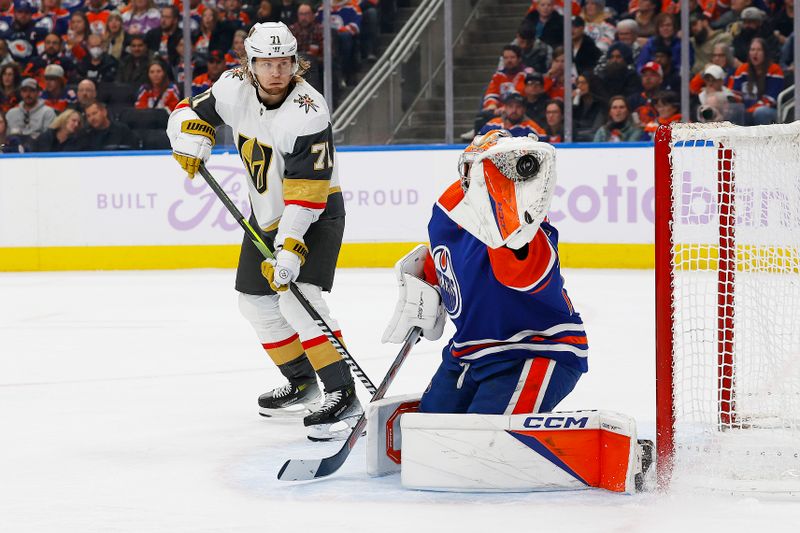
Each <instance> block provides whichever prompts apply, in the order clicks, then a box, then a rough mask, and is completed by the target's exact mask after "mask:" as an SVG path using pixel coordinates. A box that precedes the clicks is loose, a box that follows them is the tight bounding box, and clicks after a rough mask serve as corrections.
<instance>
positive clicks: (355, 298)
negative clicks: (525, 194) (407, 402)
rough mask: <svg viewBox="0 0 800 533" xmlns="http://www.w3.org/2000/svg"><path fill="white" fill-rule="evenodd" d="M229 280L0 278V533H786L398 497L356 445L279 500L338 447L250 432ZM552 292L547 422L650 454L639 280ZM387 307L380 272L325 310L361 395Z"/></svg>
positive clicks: (387, 357)
mask: <svg viewBox="0 0 800 533" xmlns="http://www.w3.org/2000/svg"><path fill="white" fill-rule="evenodd" d="M233 276H234V274H233V272H232V271H229V270H191V271H170V272H84V273H24V274H17V273H4V274H0V531H2V532H28V531H37V532H72V531H75V532H81V533H85V532H91V531H103V532H106V531H132V532H143V531H167V532H177V531H187V532H206V531H219V532H228V531H268V532H271V531H282V530H287V531H297V532H302V531H312V532H327V531H332V532H338V531H348V532H352V531H369V532H380V533H384V532H394V531H397V532H401V531H402V532H404V533H409V532H417V531H420V532H421V531H438V532H450V531H453V532H469V531H480V532H487V531H492V530H495V531H500V530H502V529H512V528H524V530H525V531H530V532H543V533H549V532H555V531H570V532H582V531H625V532H628V531H641V532H647V533H653V532H669V533H675V532H677V531H725V532H726V533H732V532H739V531H741V532H745V531H747V532H751V531H767V532H770V533H772V532H779V531H800V503H798V501H797V500H789V501H776V500H774V499H771V498H770V499H766V498H760V497H741V496H739V497H735V496H724V495H705V494H704V495H696V494H667V495H664V494H652V493H651V494H640V495H635V496H620V495H616V494H611V493H607V492H603V491H582V492H569V493H551V494H543V493H537V494H505V495H500V494H491V495H480V494H469V495H463V494H443V493H425V492H415V491H406V490H404V489H402V488H401V487H400V482H399V477H398V476H390V477H386V478H380V479H372V478H369V477H368V476H367V475H366V473H365V465H364V449H363V442H361V443H360V444H359V445H358V446H357V448H356V449H355V450H354V452H353V453H352V454H351V456H350V458H349V460H348V462H347V464H346V465H345V466H344V467H343V469H342V470H341V471H340V472H339V473H337V474H336V475H335V476H333V477H331V478H328V479H324V480H320V481H316V482H307V483H299V484H294V483H286V482H280V481H278V480H277V479H276V477H275V476H276V474H277V471H278V469H279V467H280V465H281V464H282V463H283V461H284V460H286V459H288V458H291V457H294V458H315V457H322V456H325V455H329V454H331V453H332V452H333V451H334V450H335V449H337V448H338V446H339V444H338V443H326V444H321V445H320V444H311V443H310V442H308V441H307V440H306V439H305V437H304V431H303V429H302V427H301V424H300V423H298V422H297V421H293V422H290V421H276V420H268V419H264V418H261V417H259V416H258V415H257V410H256V403H255V400H256V398H257V396H258V395H259V394H260V393H262V392H264V391H265V390H267V389H269V388H272V387H273V386H276V385H278V384H280V383H281V378H280V375H279V374H278V372H277V370H276V369H275V368H274V366H273V365H272V364H271V363H270V362H269V361H268V360H267V358H266V356H265V354H264V353H263V351H262V349H261V347H260V346H259V344H258V342H257V341H256V338H255V335H254V333H253V332H252V331H251V330H250V327H249V325H248V324H247V323H246V322H245V321H244V319H242V318H241V317H240V316H239V314H238V310H237V307H236V297H235V293H234V291H233V289H232V284H233ZM565 277H566V280H567V288H568V290H569V291H570V296H571V297H572V299H573V301H574V303H575V306H576V307H577V308H578V310H579V311H580V312H581V313H582V315H583V318H584V321H585V323H586V330H587V332H588V335H589V341H590V348H591V355H590V372H589V374H588V375H586V376H585V377H584V378H583V379H582V380H581V381H580V383H579V384H578V387H577V389H576V390H575V391H574V393H573V394H572V395H571V396H569V397H568V398H567V399H566V400H565V401H564V402H563V403H562V404H561V406H560V407H561V408H565V409H570V408H604V409H613V410H618V411H622V412H625V413H628V414H631V415H633V416H634V417H635V418H636V419H637V421H638V423H639V431H640V435H643V436H649V437H652V436H653V433H654V416H655V415H654V377H653V376H654V364H653V345H654V340H653V337H654V335H653V322H654V319H653V297H652V294H653V290H652V284H653V279H652V278H653V274H652V272H650V271H611V270H603V271H599V270H570V271H567V272H566V273H565ZM395 293H396V288H395V287H394V281H393V276H392V275H391V273H390V271H388V270H340V271H339V273H338V277H337V283H336V287H335V289H334V292H333V293H332V294H331V295H330V296H329V303H330V307H331V308H332V309H333V311H334V313H335V314H336V315H337V316H338V318H339V320H340V322H341V325H342V328H343V331H344V333H345V337H346V340H347V342H348V346H349V348H350V349H351V351H352V353H353V354H354V355H355V357H356V358H357V359H358V360H359V362H360V363H361V364H362V366H363V367H364V369H365V371H367V372H368V373H369V375H370V376H372V379H373V380H375V381H379V380H380V379H381V377H382V376H383V373H384V371H385V370H386V368H387V367H388V365H389V362H390V361H391V360H392V358H393V357H394V353H395V352H396V349H397V347H396V346H387V345H381V344H380V342H379V338H380V334H381V332H382V330H383V327H384V325H385V321H386V320H387V318H388V317H389V316H390V315H391V312H392V309H393V306H394V300H395ZM440 348H441V343H429V342H423V343H420V344H418V345H417V346H416V347H415V349H414V351H413V352H412V355H411V357H410V358H409V359H408V361H407V363H406V365H405V366H404V367H403V368H402V369H401V371H400V374H399V375H398V377H397V380H396V382H395V384H394V385H393V386H392V389H391V390H390V394H401V393H407V392H415V391H420V390H421V389H423V388H424V387H425V385H426V384H427V382H428V379H429V378H430V376H431V374H432V372H433V370H434V369H435V368H436V366H437V364H438V360H439V350H440ZM366 399H367V398H366V394H365V393H364V394H362V400H364V401H366ZM362 441H363V439H362Z"/></svg>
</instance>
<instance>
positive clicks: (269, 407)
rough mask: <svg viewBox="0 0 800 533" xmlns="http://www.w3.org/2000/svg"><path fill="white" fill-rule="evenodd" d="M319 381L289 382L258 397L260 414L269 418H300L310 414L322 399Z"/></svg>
mask: <svg viewBox="0 0 800 533" xmlns="http://www.w3.org/2000/svg"><path fill="white" fill-rule="evenodd" d="M320 396H321V395H320V392H319V386H318V385H317V380H316V379H314V380H311V381H303V382H298V383H293V382H289V383H287V384H286V385H283V386H282V387H278V388H277V389H272V390H271V391H269V392H265V393H264V394H262V395H261V396H259V397H258V414H260V415H261V416H268V417H300V416H305V415H307V414H308V413H310V412H311V411H312V410H313V409H314V407H316V406H317V404H318V403H319V399H320Z"/></svg>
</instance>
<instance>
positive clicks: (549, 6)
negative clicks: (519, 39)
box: [525, 0, 564, 48]
mask: <svg viewBox="0 0 800 533" xmlns="http://www.w3.org/2000/svg"><path fill="white" fill-rule="evenodd" d="M525 20H528V21H530V22H531V23H532V24H533V28H534V32H535V33H536V38H537V39H540V40H542V41H544V42H545V44H547V45H548V46H550V47H552V48H555V47H556V46H558V45H560V44H561V43H563V42H564V17H563V16H562V15H561V14H559V13H558V12H556V10H555V5H554V2H553V0H539V1H538V2H536V9H534V10H532V11H530V12H529V13H528V14H527V15H526V16H525Z"/></svg>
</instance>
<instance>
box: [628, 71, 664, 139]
mask: <svg viewBox="0 0 800 533" xmlns="http://www.w3.org/2000/svg"><path fill="white" fill-rule="evenodd" d="M639 73H640V75H641V77H642V92H640V93H638V94H634V95H633V96H631V97H630V98H628V104H630V108H631V109H632V110H633V112H634V115H635V119H636V120H637V121H638V123H639V124H641V125H642V126H644V125H645V124H649V123H651V122H654V121H655V120H656V118H657V117H658V114H657V113H656V108H655V105H654V98H655V95H656V93H657V92H658V91H660V90H661V82H662V81H663V79H664V72H663V70H662V69H661V65H659V64H658V63H656V62H655V61H650V62H649V63H645V65H644V66H643V67H642V69H641V71H640V72H639Z"/></svg>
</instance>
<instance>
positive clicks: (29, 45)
mask: <svg viewBox="0 0 800 533" xmlns="http://www.w3.org/2000/svg"><path fill="white" fill-rule="evenodd" d="M34 13H36V8H35V7H33V6H32V5H31V4H30V2H27V1H26V0H23V1H22V2H19V3H18V4H17V5H16V6H15V7H14V20H13V22H11V24H10V25H9V27H8V29H6V30H5V31H0V38H3V39H5V40H6V42H8V48H9V51H10V52H11V56H12V57H13V58H14V60H15V61H17V62H18V63H21V64H25V63H26V62H27V61H28V60H29V59H30V58H31V57H33V56H35V55H36V49H35V48H34V45H33V43H36V42H39V41H40V40H41V39H42V37H43V36H44V34H45V33H47V32H44V31H41V30H38V29H37V28H36V22H35V21H34V20H33V16H34Z"/></svg>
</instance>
